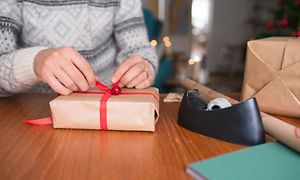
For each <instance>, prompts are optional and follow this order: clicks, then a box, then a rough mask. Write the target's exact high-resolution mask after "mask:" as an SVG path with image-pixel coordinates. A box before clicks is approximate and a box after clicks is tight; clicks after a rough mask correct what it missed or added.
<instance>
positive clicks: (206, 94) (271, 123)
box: [180, 79, 300, 152]
mask: <svg viewBox="0 0 300 180" xmlns="http://www.w3.org/2000/svg"><path fill="white" fill-rule="evenodd" d="M180 85H181V86H183V87H185V88H188V89H197V90H198V91H199V94H200V96H201V97H202V98H203V99H204V100H205V101H206V102H209V101H210V100H212V99H216V98H220V97H223V98H226V99H228V101H229V102H230V103H231V104H237V103H239V101H236V100H234V99H232V98H230V97H228V96H225V95H224V94H221V93H218V92H216V91H214V90H212V89H210V88H207V87H205V86H203V85H200V84H199V83H197V82H195V81H192V80H190V79H187V80H184V81H182V82H181V83H180ZM261 117H262V122H263V126H264V129H265V131H266V133H268V134H269V135H271V136H273V137H274V138H276V139H278V140H279V141H281V142H282V143H284V144H286V145H287V146H289V147H290V148H292V149H294V150H295V151H298V152H300V128H297V127H295V126H293V125H290V124H288V123H286V122H283V121H281V120H280V119H278V118H275V117H273V116H271V115H268V114H266V113H263V112H261Z"/></svg>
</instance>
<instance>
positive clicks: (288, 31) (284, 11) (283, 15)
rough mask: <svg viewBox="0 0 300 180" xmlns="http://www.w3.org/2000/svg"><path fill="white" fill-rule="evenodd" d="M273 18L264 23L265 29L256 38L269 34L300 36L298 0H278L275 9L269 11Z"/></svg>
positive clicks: (299, 2) (299, 7) (299, 1)
mask: <svg viewBox="0 0 300 180" xmlns="http://www.w3.org/2000/svg"><path fill="white" fill-rule="evenodd" d="M270 12H271V13H272V16H273V19H270V20H269V21H267V22H266V24H265V30H264V31H263V33H260V34H258V35H257V36H256V38H264V37H269V36H296V37H300V0H279V5H278V8H277V9H276V10H272V11H270Z"/></svg>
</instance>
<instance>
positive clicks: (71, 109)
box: [50, 88, 159, 132]
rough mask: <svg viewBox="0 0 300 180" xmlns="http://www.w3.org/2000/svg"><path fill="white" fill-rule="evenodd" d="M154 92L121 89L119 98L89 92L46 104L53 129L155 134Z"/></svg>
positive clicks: (102, 93)
mask: <svg viewBox="0 0 300 180" xmlns="http://www.w3.org/2000/svg"><path fill="white" fill-rule="evenodd" d="M158 98H159V93H158V90H157V89H156V88H148V89H143V90H137V89H122V92H121V93H120V94H119V95H114V93H111V89H107V90H106V91H104V92H103V91H99V90H96V89H95V90H91V91H88V92H77V93H73V94H71V95H68V96H58V97H57V98H55V99H54V100H52V101H51V102H50V109H51V114H52V121H53V127H54V128H71V129H100V130H126V131H152V132H154V131H155V124H156V122H157V120H158V118H159V99H158Z"/></svg>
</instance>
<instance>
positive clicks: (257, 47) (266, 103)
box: [242, 37, 300, 118]
mask: <svg viewBox="0 0 300 180" xmlns="http://www.w3.org/2000/svg"><path fill="white" fill-rule="evenodd" d="M251 97H256V99H257V102H258V105H259V107H260V109H261V110H262V111H264V112H266V113H271V114H278V115H283V116H289V117H296V118H300V101H299V100H300V38H284V37H276V38H275V37H273V38H266V39H262V40H254V41H249V42H248V50H247V60H246V70H245V77H244V83H243V90H242V101H244V100H246V99H249V98H251Z"/></svg>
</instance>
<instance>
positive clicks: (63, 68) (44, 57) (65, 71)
mask: <svg viewBox="0 0 300 180" xmlns="http://www.w3.org/2000/svg"><path fill="white" fill-rule="evenodd" d="M33 69H34V72H35V74H36V76H37V78H38V79H39V80H41V81H43V82H45V83H47V84H48V85H49V86H50V87H51V88H52V89H53V90H54V91H56V92H57V93H59V94H62V95H68V94H71V93H72V92H73V91H79V90H80V91H87V90H88V89H89V88H90V87H93V86H95V82H96V76H95V74H94V72H93V70H92V68H91V66H90V64H89V63H88V62H87V60H86V59H85V58H84V57H82V56H81V55H80V54H79V53H78V52H77V51H76V50H75V49H73V48H71V47H63V48H50V49H45V50H42V51H40V52H39V53H38V54H37V55H36V56H35V59H34V62H33Z"/></svg>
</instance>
